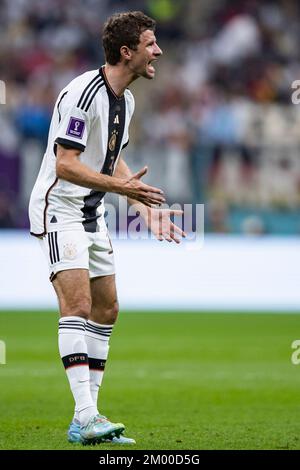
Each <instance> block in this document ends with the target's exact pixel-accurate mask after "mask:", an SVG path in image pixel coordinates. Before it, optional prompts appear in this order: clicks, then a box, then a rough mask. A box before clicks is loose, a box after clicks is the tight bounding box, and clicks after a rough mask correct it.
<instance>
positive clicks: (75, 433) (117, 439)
mask: <svg viewBox="0 0 300 470" xmlns="http://www.w3.org/2000/svg"><path fill="white" fill-rule="evenodd" d="M102 418H103V417H102ZM105 419H106V418H105ZM121 432H123V431H121ZM117 434H118V433H117ZM68 441H69V442H70V443H72V444H81V443H84V442H83V441H82V438H81V435H80V424H79V423H78V422H75V421H72V423H71V424H70V426H69V429H68ZM101 442H107V443H111V444H119V445H123V444H135V443H136V442H135V440H134V439H131V438H129V437H125V436H123V435H122V434H119V435H117V436H112V435H110V436H109V437H108V436H107V437H103V438H101V439H99V440H98V441H97V443H101Z"/></svg>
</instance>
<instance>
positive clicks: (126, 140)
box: [122, 89, 135, 150]
mask: <svg viewBox="0 0 300 470" xmlns="http://www.w3.org/2000/svg"><path fill="white" fill-rule="evenodd" d="M126 105H127V119H128V125H127V126H126V128H125V132H124V140H123V142H124V143H123V145H122V150H123V149H125V148H126V147H127V145H128V144H129V124H130V121H131V118H132V115H133V113H134V107H135V102H134V97H133V94H132V93H131V92H130V91H129V90H128V89H127V90H126Z"/></svg>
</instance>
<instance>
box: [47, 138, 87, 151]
mask: <svg viewBox="0 0 300 470" xmlns="http://www.w3.org/2000/svg"><path fill="white" fill-rule="evenodd" d="M55 143H56V144H59V145H61V146H62V147H65V148H66V149H76V150H80V152H84V151H85V145H83V144H80V143H79V142H74V140H69V139H63V138H62V137H57V139H56V140H55ZM54 152H55V155H56V149H55V150H54Z"/></svg>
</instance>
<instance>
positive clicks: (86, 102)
mask: <svg viewBox="0 0 300 470" xmlns="http://www.w3.org/2000/svg"><path fill="white" fill-rule="evenodd" d="M103 86H104V82H103V81H101V82H99V83H97V86H94V87H93V88H92V89H91V91H90V93H88V95H87V97H86V99H85V100H84V103H83V105H82V108H81V109H83V111H85V112H87V111H88V109H89V107H90V106H91V104H92V102H93V99H94V98H95V95H96V94H97V93H98V91H99V90H100V88H101V87H103Z"/></svg>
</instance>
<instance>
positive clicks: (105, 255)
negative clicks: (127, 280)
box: [39, 225, 115, 281]
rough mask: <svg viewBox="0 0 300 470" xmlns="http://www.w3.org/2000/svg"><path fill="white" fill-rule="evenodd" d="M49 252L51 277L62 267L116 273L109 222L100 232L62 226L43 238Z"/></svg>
mask: <svg viewBox="0 0 300 470" xmlns="http://www.w3.org/2000/svg"><path fill="white" fill-rule="evenodd" d="M39 241H40V244H41V247H42V250H43V252H44V254H45V255H46V258H47V261H48V264H49V271H50V281H52V280H53V279H54V277H55V275H56V274H57V273H58V272H60V271H66V270H67V269H87V270H88V271H89V274H90V278H93V277H99V276H109V275H111V274H114V273H115V263H114V255H113V249H112V244H111V241H110V238H109V235H108V231H107V228H106V225H105V228H104V227H103V230H101V231H100V232H94V233H89V232H85V231H84V230H62V231H57V232H49V233H47V235H45V236H44V237H43V238H40V239H39Z"/></svg>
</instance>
